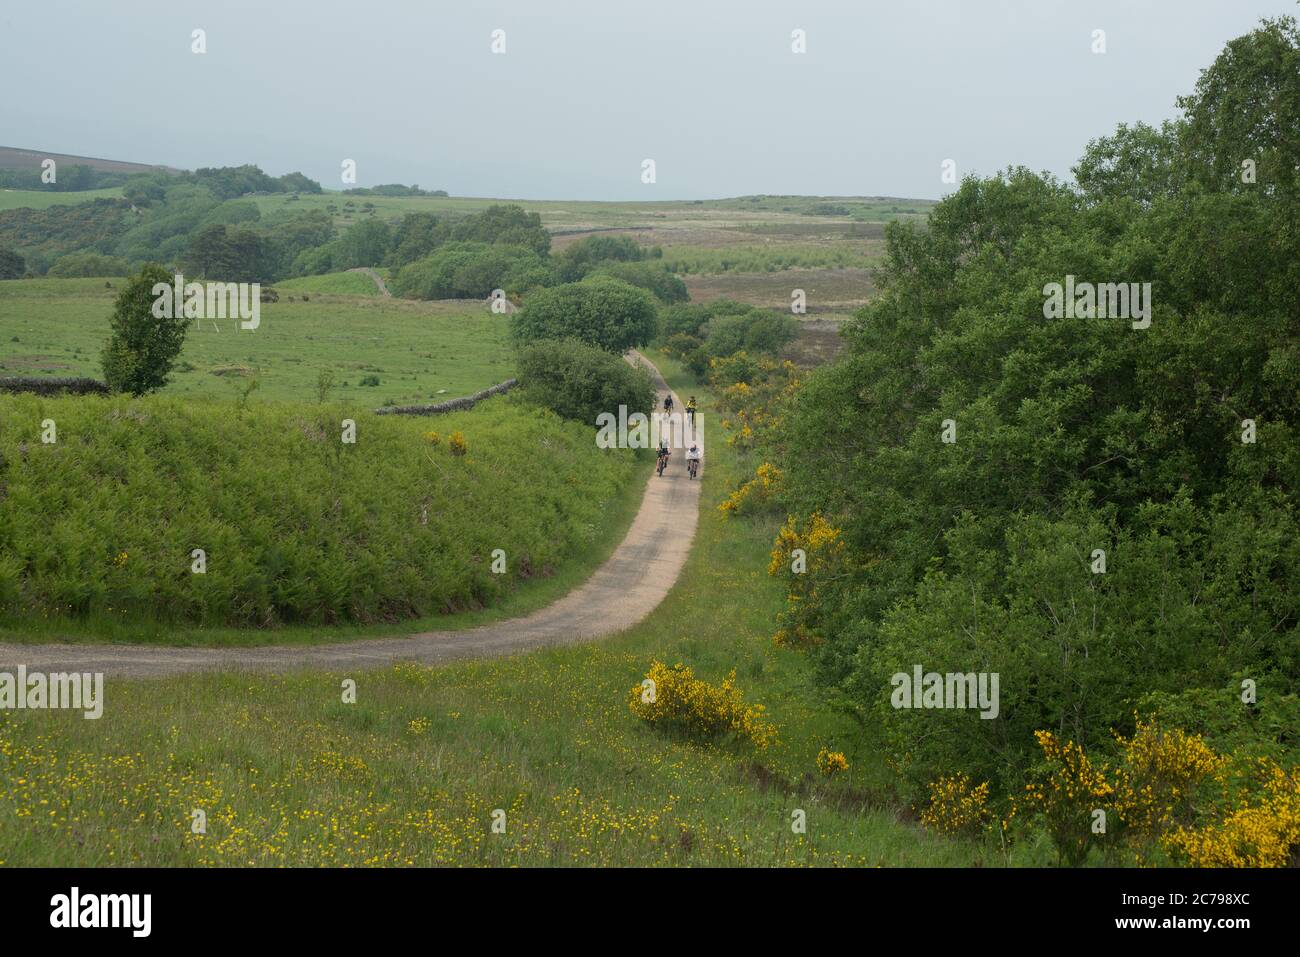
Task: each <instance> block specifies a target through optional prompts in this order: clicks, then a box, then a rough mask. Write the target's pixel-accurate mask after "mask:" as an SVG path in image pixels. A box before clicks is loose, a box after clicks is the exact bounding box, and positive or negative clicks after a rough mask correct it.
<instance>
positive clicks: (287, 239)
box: [0, 166, 333, 280]
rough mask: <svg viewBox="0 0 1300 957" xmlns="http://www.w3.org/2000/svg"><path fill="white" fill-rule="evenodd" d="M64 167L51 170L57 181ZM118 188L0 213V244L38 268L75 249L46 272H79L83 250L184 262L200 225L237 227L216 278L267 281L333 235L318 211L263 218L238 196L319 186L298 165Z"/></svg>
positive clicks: (200, 251)
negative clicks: (230, 266) (226, 265)
mask: <svg viewBox="0 0 1300 957" xmlns="http://www.w3.org/2000/svg"><path fill="white" fill-rule="evenodd" d="M65 175H66V174H65V171H60V179H61V180H62V179H64V178H65ZM122 192H123V198H122V199H120V200H112V199H97V200H93V201H90V202H86V203H77V204H73V205H66V206H52V207H50V208H48V209H42V210H37V209H29V208H23V209H14V210H8V211H6V212H3V213H0V248H3V249H9V250H12V251H14V252H17V253H18V254H20V255H21V256H22V257H23V258H24V260H25V263H26V269H27V271H29V272H32V273H36V274H44V273H46V272H47V271H49V270H50V269H51V267H53V266H55V264H56V263H57V262H58V260H60V259H62V258H64V257H74V258H73V261H72V262H69V263H67V264H63V265H62V266H61V268H59V269H56V270H55V275H86V273H85V271H84V270H85V269H86V268H87V267H88V265H89V264H92V263H95V262H96V260H94V259H89V258H85V257H94V256H99V257H110V258H111V259H112V260H113V261H114V262H116V261H122V260H124V261H126V262H127V263H128V264H130V265H136V264H140V263H144V262H149V261H159V262H167V263H171V264H174V265H184V264H186V259H187V258H188V257H189V256H190V247H191V245H192V244H194V243H195V242H196V241H197V240H198V239H199V236H200V234H202V233H203V231H204V230H206V229H209V228H210V227H213V226H221V227H230V228H232V229H234V230H235V231H236V235H234V236H233V237H232V245H234V246H237V247H239V248H240V249H241V250H243V253H244V254H243V255H241V256H239V257H234V256H233V254H232V255H229V256H227V257H226V259H227V260H228V261H229V260H232V259H237V271H238V275H234V274H232V275H229V276H222V277H220V278H223V279H247V280H267V279H275V278H279V277H280V276H282V275H287V274H288V270H289V269H290V268H291V265H292V262H293V259H294V257H295V256H296V255H297V253H298V252H300V251H301V249H302V248H304V247H305V246H306V245H318V244H320V243H323V242H327V241H328V240H329V239H330V238H332V236H333V225H332V223H330V222H329V219H328V217H327V216H325V214H324V213H321V212H319V211H317V212H314V213H302V214H296V215H295V214H293V213H279V214H276V215H275V216H273V217H268V218H267V219H266V220H265V221H263V220H262V216H261V211H260V210H259V208H258V206H257V204H256V203H255V202H253V201H252V200H249V199H244V198H243V197H246V196H249V195H254V194H266V193H295V192H296V193H304V192H306V193H319V192H321V187H320V184H319V183H317V182H315V181H314V180H311V179H308V178H307V177H306V176H304V175H303V174H301V173H288V174H286V175H285V176H279V177H272V176H268V175H266V174H265V173H263V172H262V171H261V170H260V169H258V168H257V167H256V166H236V167H223V168H205V169H200V170H196V171H194V172H193V173H189V172H184V173H166V172H162V171H159V172H156V173H138V174H134V175H131V176H129V177H127V179H126V181H125V183H124V184H123V190H122ZM241 230H242V231H244V232H240V231H241ZM321 230H325V234H324V235H322V234H321ZM249 231H251V233H252V234H253V237H250V236H249V235H248V234H247V232H249ZM254 237H255V239H256V243H254V242H253V238H254ZM212 240H213V234H209V235H207V236H206V237H205V239H204V241H203V242H199V243H198V247H197V248H196V250H195V253H194V255H196V256H198V257H203V256H207V255H209V250H210V246H211V244H212ZM254 246H256V250H255V252H253V251H252V250H253V247H254ZM119 272H120V270H119Z"/></svg>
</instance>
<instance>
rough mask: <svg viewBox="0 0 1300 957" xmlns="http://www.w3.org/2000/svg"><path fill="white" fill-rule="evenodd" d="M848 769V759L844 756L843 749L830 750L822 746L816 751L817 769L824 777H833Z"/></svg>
mask: <svg viewBox="0 0 1300 957" xmlns="http://www.w3.org/2000/svg"><path fill="white" fill-rule="evenodd" d="M848 769H849V759H848V758H846V757H845V756H844V752H843V751H831V750H829V749H827V748H822V749H821V750H820V751H818V752H817V770H818V771H820V772H821V773H822V774H823V776H825V777H828V778H829V777H834V776H835V775H836V774H839V773H840V772H841V771H847V770H848Z"/></svg>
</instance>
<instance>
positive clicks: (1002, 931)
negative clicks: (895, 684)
mask: <svg viewBox="0 0 1300 957" xmlns="http://www.w3.org/2000/svg"><path fill="white" fill-rule="evenodd" d="M1296 890H1297V881H1296V871H1295V870H1287V871H1195V870H961V871H958V870H870V871H862V870H856V871H848V870H845V871H794V870H787V871H773V870H617V871H594V870H585V871H584V870H516V871H501V870H497V871H493V870H473V871H469V870H155V869H138V870H130V869H119V870H109V869H106V870H72V869H67V870H61V869H54V870H19V869H10V870H3V871H0V918H2V919H3V927H4V936H5V940H6V943H15V942H18V941H21V940H27V939H32V938H47V939H49V940H51V941H54V940H57V939H58V938H60V937H63V938H67V937H68V936H69V935H73V934H75V935H77V937H78V939H79V941H80V942H82V943H85V942H89V941H91V940H92V939H99V940H103V941H109V940H113V941H116V942H118V943H119V944H125V945H127V946H133V945H136V944H146V943H149V942H164V943H178V942H191V941H194V942H203V943H227V942H229V943H238V942H245V941H256V942H258V943H259V944H260V943H264V942H278V941H285V942H292V943H295V944H304V943H310V942H316V941H319V942H321V943H326V944H330V945H338V944H341V943H346V942H348V941H351V940H356V941H358V942H370V943H374V942H375V940H376V936H375V935H376V934H377V933H384V934H391V933H403V934H409V935H414V936H415V938H416V939H419V938H420V937H421V935H424V934H427V933H429V932H430V931H433V932H434V933H436V934H438V935H439V938H442V937H443V935H445V934H447V933H448V932H451V933H457V934H458V936H459V934H460V933H464V932H465V931H470V932H473V931H474V930H475V929H477V931H478V932H480V933H481V932H482V931H483V930H484V929H485V928H486V929H487V930H488V932H489V933H490V935H491V938H492V941H493V942H494V943H496V942H499V941H500V940H501V939H503V938H509V937H510V936H512V935H519V936H520V937H523V936H529V937H531V938H532V939H533V940H534V941H537V940H540V939H543V938H545V937H549V936H551V935H552V934H553V933H555V932H559V931H564V932H565V933H566V934H569V933H573V932H577V931H581V930H582V929H583V928H584V927H591V928H592V929H595V928H597V927H600V926H603V925H606V924H611V922H612V925H614V926H615V927H619V926H621V927H622V928H623V932H625V933H626V934H628V935H630V937H629V939H630V940H635V939H637V937H638V935H641V934H651V935H653V934H658V933H665V932H667V927H666V926H665V922H670V924H671V925H672V926H682V927H691V926H693V925H697V924H698V925H702V926H707V927H710V928H711V929H712V930H714V931H715V932H716V931H722V932H725V933H726V934H727V935H728V937H729V938H732V939H734V940H735V941H736V942H740V941H744V940H746V939H748V938H751V937H753V938H756V939H759V938H762V937H763V936H764V935H767V934H769V933H771V932H772V931H773V930H774V929H775V930H779V929H780V928H779V926H777V925H779V924H781V923H783V922H785V923H788V924H789V926H790V929H792V930H797V931H798V932H799V933H808V932H809V931H813V930H815V931H816V933H817V934H818V935H820V934H822V933H827V932H839V933H854V934H865V935H870V936H873V937H874V935H875V934H876V933H877V932H879V933H881V934H885V933H888V934H891V935H892V934H898V933H902V934H903V935H904V937H905V938H915V939H916V940H917V942H918V943H919V942H920V941H921V940H931V941H933V942H934V943H935V944H938V945H940V946H943V945H944V943H943V940H942V939H941V938H945V937H948V936H949V935H955V936H954V937H953V940H965V941H968V942H974V941H977V940H978V941H983V942H985V943H988V942H997V943H1004V942H1014V941H1019V940H1024V941H1026V942H1034V941H1037V942H1039V943H1041V942H1043V941H1045V940H1047V939H1048V938H1044V937H1043V936H1041V935H1043V934H1046V933H1049V932H1050V933H1053V934H1055V935H1057V936H1056V937H1055V938H1054V939H1060V935H1061V933H1062V931H1065V932H1066V937H1067V938H1068V939H1069V940H1070V942H1071V943H1074V942H1075V941H1078V940H1093V939H1097V938H1106V939H1121V938H1124V937H1134V938H1138V939H1146V940H1148V941H1152V940H1154V941H1171V942H1173V941H1176V942H1179V943H1184V942H1186V941H1188V940H1189V939H1190V938H1192V937H1199V938H1201V939H1204V940H1207V941H1213V942H1214V943H1215V944H1216V945H1217V946H1222V947H1232V946H1234V945H1235V944H1236V943H1237V942H1239V941H1245V940H1250V939H1259V938H1258V936H1257V935H1260V934H1263V935H1265V936H1266V937H1269V938H1275V937H1277V936H1278V935H1280V934H1282V933H1287V932H1290V931H1292V930H1293V929H1294V927H1295V926H1296V923H1295V914H1294V900H1295V898H1296ZM656 928H658V929H656ZM674 933H676V932H675V931H674ZM918 934H919V935H920V936H919V937H917V936H916V935H918ZM936 935H937V936H936Z"/></svg>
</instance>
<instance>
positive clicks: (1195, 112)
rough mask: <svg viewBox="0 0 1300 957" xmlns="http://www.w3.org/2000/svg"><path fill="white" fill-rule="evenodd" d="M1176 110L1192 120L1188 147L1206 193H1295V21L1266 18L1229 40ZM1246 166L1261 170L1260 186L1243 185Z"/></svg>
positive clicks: (1298, 92) (1299, 60)
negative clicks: (1244, 162) (1258, 24)
mask: <svg viewBox="0 0 1300 957" xmlns="http://www.w3.org/2000/svg"><path fill="white" fill-rule="evenodd" d="M1178 105H1179V107H1181V108H1182V109H1183V111H1184V112H1185V113H1186V116H1187V130H1186V135H1185V140H1184V148H1185V150H1186V152H1187V154H1188V156H1189V157H1190V159H1191V161H1192V163H1193V167H1194V170H1195V172H1196V174H1197V176H1198V178H1199V179H1200V180H1201V181H1202V182H1203V183H1204V184H1205V185H1206V186H1207V187H1208V188H1210V189H1213V190H1215V191H1235V192H1244V191H1248V190H1251V189H1253V188H1255V187H1256V186H1257V187H1258V188H1259V189H1260V190H1261V191H1263V192H1272V191H1274V190H1278V191H1280V192H1281V193H1283V194H1286V195H1291V196H1294V195H1295V187H1296V176H1297V172H1296V163H1297V157H1300V32H1297V29H1296V21H1295V19H1294V18H1293V17H1278V18H1276V19H1266V20H1264V21H1263V23H1262V24H1261V26H1260V27H1259V28H1258V29H1256V30H1253V31H1252V32H1250V33H1248V34H1246V35H1245V36H1242V37H1238V38H1236V39H1235V40H1232V41H1230V42H1229V43H1228V45H1227V47H1226V48H1225V49H1224V50H1223V52H1222V53H1220V54H1219V56H1218V57H1217V58H1216V59H1215V61H1214V63H1212V64H1211V65H1210V67H1209V68H1208V69H1206V70H1205V71H1204V72H1202V74H1201V78H1200V79H1199V80H1197V81H1196V90H1195V92H1193V93H1192V94H1190V95H1188V96H1183V97H1179V99H1178ZM1246 160H1250V161H1252V162H1253V163H1254V164H1255V167H1256V169H1255V183H1246V182H1243V181H1242V178H1241V173H1242V163H1243V161H1246Z"/></svg>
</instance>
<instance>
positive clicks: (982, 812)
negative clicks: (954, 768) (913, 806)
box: [921, 771, 993, 835]
mask: <svg viewBox="0 0 1300 957" xmlns="http://www.w3.org/2000/svg"><path fill="white" fill-rule="evenodd" d="M988 799H989V783H988V782H987V781H984V782H982V783H981V784H979V785H978V786H975V787H972V786H971V780H970V778H969V777H967V776H966V775H965V774H963V773H962V772H960V771H958V772H957V773H956V774H950V775H945V776H943V777H940V778H939V779H938V780H936V781H932V782H931V783H930V803H929V805H928V806H927V807H926V808H925V810H923V811H922V812H921V823H922V824H924V825H925V826H926V827H928V828H929V829H930V830H932V831H937V832H938V833H940V834H948V835H951V834H973V833H977V832H979V831H981V830H983V829H984V828H985V827H986V826H987V825H988V824H989V822H990V821H992V819H993V811H992V809H990V808H989V807H988Z"/></svg>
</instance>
